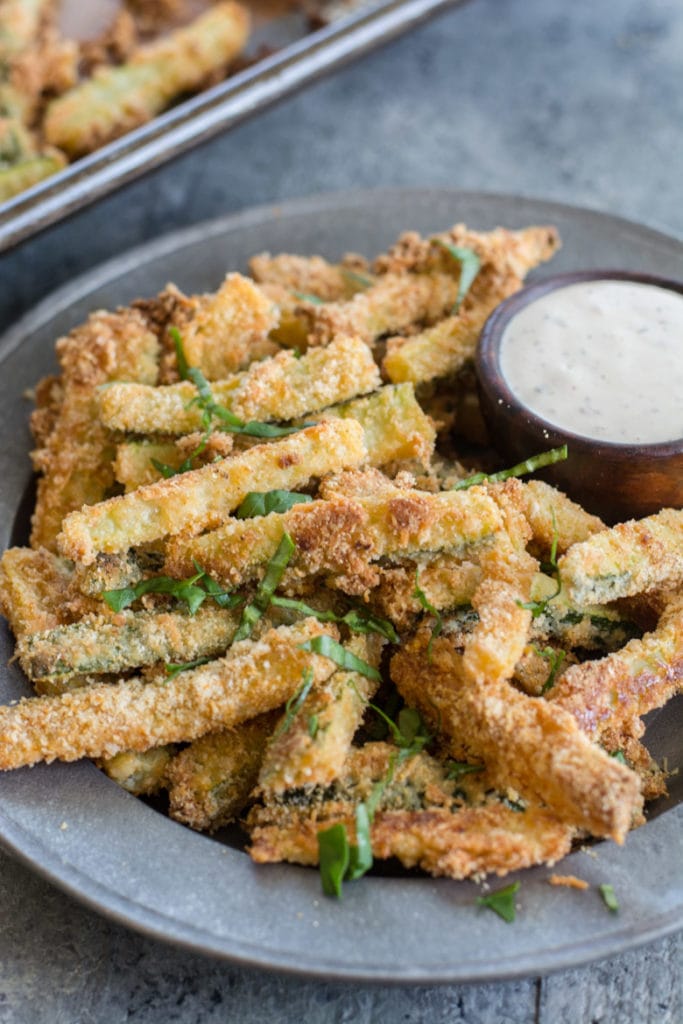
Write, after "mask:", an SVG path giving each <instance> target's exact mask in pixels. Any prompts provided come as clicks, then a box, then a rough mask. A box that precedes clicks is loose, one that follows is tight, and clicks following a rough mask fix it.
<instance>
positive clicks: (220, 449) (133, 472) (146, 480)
mask: <svg viewBox="0 0 683 1024" xmlns="http://www.w3.org/2000/svg"><path fill="white" fill-rule="evenodd" d="M233 445H234V442H233V438H232V435H231V434H225V433H216V432H214V433H213V434H210V435H209V436H208V437H207V436H206V434H202V433H200V432H199V431H195V433H193V434H185V435H184V436H183V437H179V438H176V439H174V440H172V441H125V442H124V443H123V444H120V445H118V446H117V448H116V458H115V459H114V476H115V477H116V480H117V481H118V483H120V484H123V486H124V487H125V489H126V492H128V491H135V490H137V488H138V487H144V486H145V485H146V484H153V483H154V481H155V480H163V479H164V474H163V473H162V471H161V470H160V469H158V468H157V467H156V466H155V464H154V463H155V462H159V463H163V464H164V465H166V466H170V467H171V469H174V470H179V469H180V468H181V466H182V465H183V463H184V462H187V460H188V459H191V461H192V463H193V464H194V465H193V468H195V469H199V467H200V466H206V465H208V464H209V463H211V462H215V461H216V460H217V459H224V458H225V457H226V455H229V454H230V453H231V452H232V450H233ZM202 446H203V447H202ZM200 448H201V451H199V450H198V449H200ZM153 460H154V461H153ZM101 589H104V588H101Z"/></svg>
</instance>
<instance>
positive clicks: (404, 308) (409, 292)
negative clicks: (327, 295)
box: [295, 273, 458, 345]
mask: <svg viewBox="0 0 683 1024" xmlns="http://www.w3.org/2000/svg"><path fill="white" fill-rule="evenodd" d="M457 293H458V286H457V281H455V280H454V278H453V275H452V274H446V273H434V274H386V275H385V276H384V277H381V278H379V279H378V280H377V281H376V283H375V284H373V285H372V286H371V287H370V288H367V289H366V290H365V291H362V292H358V293H357V294H356V295H354V296H353V298H352V299H349V300H348V301H347V302H326V303H322V304H315V303H312V302H302V303H300V304H299V305H298V306H297V307H296V309H295V313H296V315H297V317H299V318H300V319H302V320H304V321H306V323H307V324H308V328H309V334H308V343H309V345H327V344H329V342H330V341H331V340H332V338H334V337H335V336H336V335H337V334H355V335H358V337H359V338H361V339H362V340H363V341H365V342H366V343H367V344H368V345H372V344H373V343H374V342H375V341H376V340H377V338H379V337H380V336H381V335H383V334H389V333H394V334H395V333H396V332H397V331H402V330H406V329H407V328H408V327H410V326H412V325H413V324H415V323H422V322H423V321H427V322H434V321H435V320H437V319H438V318H439V317H441V316H443V315H444V313H445V312H446V310H447V309H449V308H450V307H451V306H452V305H453V303H454V302H455V299H456V296H457Z"/></svg>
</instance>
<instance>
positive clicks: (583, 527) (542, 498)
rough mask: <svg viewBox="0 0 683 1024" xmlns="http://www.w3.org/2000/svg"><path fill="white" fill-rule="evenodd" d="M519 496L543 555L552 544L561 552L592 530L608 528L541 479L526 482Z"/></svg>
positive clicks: (561, 553)
mask: <svg viewBox="0 0 683 1024" xmlns="http://www.w3.org/2000/svg"><path fill="white" fill-rule="evenodd" d="M522 498H523V501H524V506H525V507H524V514H525V516H526V518H527V519H528V521H529V525H530V526H531V531H532V534H533V538H534V542H535V543H536V545H537V546H538V547H539V548H540V549H541V550H542V551H543V554H544V555H545V556H546V557H547V556H548V555H549V554H550V552H551V550H552V548H553V544H555V546H556V550H557V553H558V555H563V554H564V553H565V551H568V550H569V548H570V547H571V546H572V544H580V543H581V541H584V540H588V538H589V537H592V536H593V534H594V533H600V531H601V530H606V529H607V527H606V526H605V524H604V523H603V522H602V520H601V519H598V517H597V516H593V515H591V513H590V512H586V510H585V509H584V508H581V506H580V505H577V504H576V502H574V501H572V500H571V499H570V498H568V497H567V495H566V494H563V493H562V491H558V490H557V488H556V487H551V486H550V484H546V483H544V482H543V480H529V482H528V483H525V484H524V485H523V491H522Z"/></svg>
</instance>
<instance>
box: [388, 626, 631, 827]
mask: <svg viewBox="0 0 683 1024" xmlns="http://www.w3.org/2000/svg"><path fill="white" fill-rule="evenodd" d="M430 639H431V638H430V634H429V632H428V631H427V632H425V631H421V632H419V633H418V634H417V636H416V637H415V638H414V639H413V640H412V641H410V642H409V643H408V644H406V645H405V646H404V647H402V648H401V650H400V651H399V652H398V654H396V655H394V657H393V659H392V662H391V673H392V678H393V679H394V681H395V683H396V685H397V687H398V689H399V691H400V692H401V695H402V696H403V698H404V700H406V702H407V703H409V704H411V705H412V706H414V707H417V708H418V710H419V711H420V712H421V713H422V715H423V716H424V717H425V719H426V721H427V722H428V723H431V724H432V726H433V727H438V728H440V729H442V730H443V731H445V732H446V734H447V735H448V736H449V737H450V739H451V740H452V742H453V745H454V756H461V755H462V752H463V750H464V751H466V752H467V753H468V754H470V755H472V756H474V757H475V758H482V759H483V760H484V762H485V764H486V767H487V769H488V770H489V772H491V773H492V775H493V776H494V777H495V778H497V779H498V780H499V782H500V783H503V784H506V783H512V784H513V785H515V786H516V787H517V788H518V789H519V791H520V793H522V795H524V796H526V795H530V796H533V797H534V798H536V799H538V800H541V801H543V802H544V803H545V804H546V806H547V807H548V808H549V809H550V810H552V811H553V813H554V814H556V815H557V816H558V817H559V818H560V819H561V820H563V821H565V822H567V823H568V824H571V825H574V826H576V827H578V828H582V829H586V830H587V831H589V832H590V833H591V834H593V835H597V836H609V837H611V838H613V839H615V840H616V841H617V842H623V839H624V836H625V834H626V832H627V831H628V829H629V827H630V825H631V821H632V818H633V816H634V814H638V813H639V812H640V807H641V804H642V800H641V795H640V784H639V780H638V777H637V776H636V775H635V774H634V772H632V771H631V770H630V769H629V768H626V767H625V766H624V765H621V764H618V763H617V762H615V761H614V760H613V759H612V758H610V757H608V755H607V754H605V753H604V751H602V750H601V749H600V748H599V747H598V746H596V745H594V744H593V743H591V741H590V740H589V739H588V738H587V737H586V736H585V735H584V734H583V733H582V732H581V731H580V730H579V728H578V726H577V724H576V722H575V721H574V719H573V717H572V716H571V715H570V714H568V713H567V712H565V711H564V709H561V708H559V707H557V706H555V705H552V704H551V703H549V702H548V701H545V700H543V699H540V698H533V697H528V696H527V695H526V694H522V693H519V691H517V690H516V689H515V688H514V687H512V686H510V685H509V684H508V683H507V682H505V681H495V680H494V681H489V680H485V681H483V682H482V684H481V685H478V684H477V683H476V682H474V681H473V680H472V678H471V677H469V678H468V677H467V676H465V673H464V671H463V666H462V659H461V657H460V656H459V655H458V653H457V652H456V650H455V648H454V647H453V645H452V643H451V641H450V640H449V639H448V638H446V637H438V638H437V639H433V640H432V646H431V660H429V657H428V654H427V647H428V644H429V641H430Z"/></svg>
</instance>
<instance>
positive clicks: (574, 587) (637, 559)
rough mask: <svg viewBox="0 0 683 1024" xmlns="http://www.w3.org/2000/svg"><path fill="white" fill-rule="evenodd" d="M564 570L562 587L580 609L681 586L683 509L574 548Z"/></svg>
mask: <svg viewBox="0 0 683 1024" xmlns="http://www.w3.org/2000/svg"><path fill="white" fill-rule="evenodd" d="M559 569H560V573H561V576H562V582H563V585H564V586H565V587H566V588H567V591H568V593H569V596H570V598H571V599H572V600H573V601H575V602H576V603H577V604H605V603H606V602H607V601H615V600H616V599H617V598H620V597H631V596H632V595H634V594H640V593H643V592H644V593H648V592H650V591H652V590H663V589H667V588H670V587H677V586H680V585H681V584H683V509H672V508H665V509H662V511H661V512H658V513H657V514H656V515H653V516H647V517H646V518H645V519H637V520H635V519H634V520H631V521H630V522H628V523H620V524H619V525H618V526H614V527H612V529H611V530H603V531H602V532H601V533H598V534H595V535H594V536H593V537H590V539H589V540H586V541H583V543H581V544H574V545H573V547H571V548H570V549H569V551H568V552H567V553H566V555H563V557H562V558H561V559H560V561H559Z"/></svg>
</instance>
